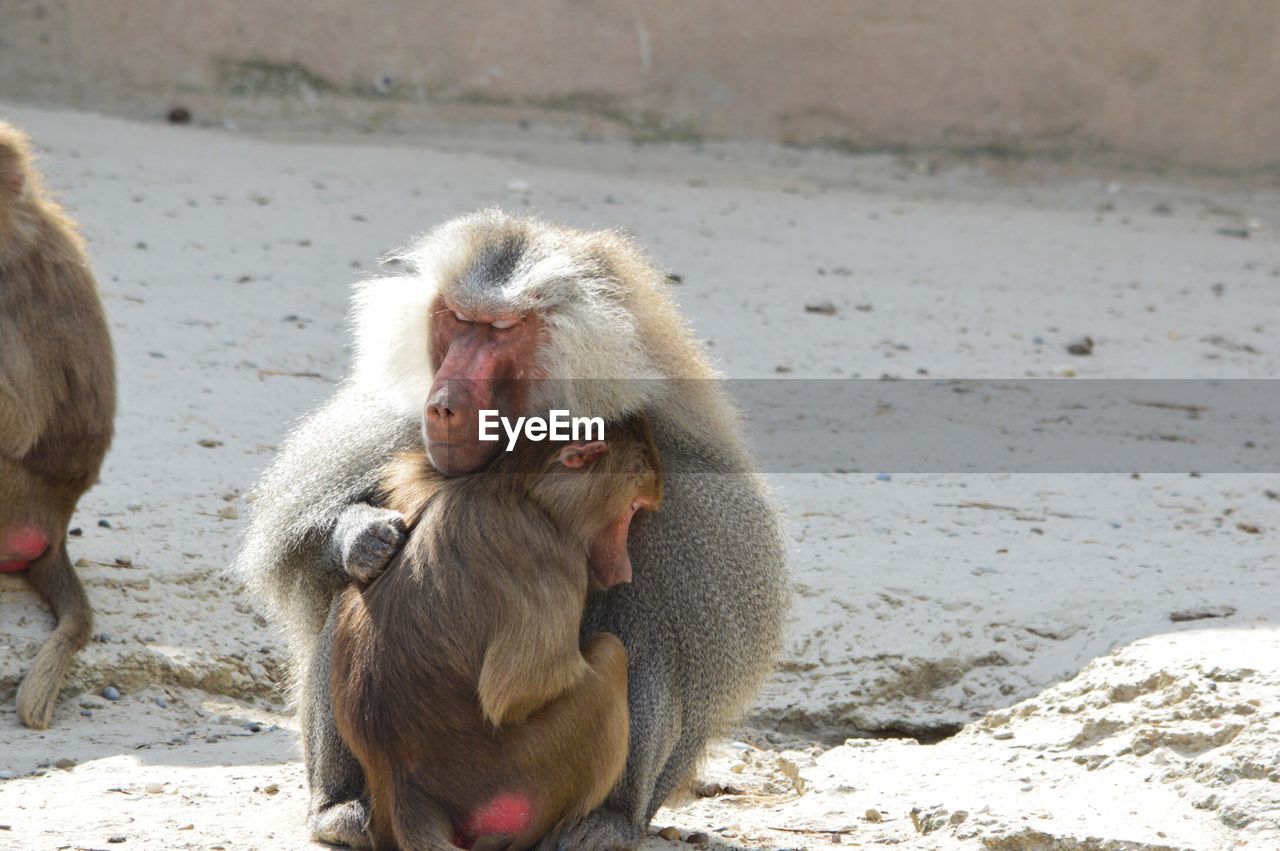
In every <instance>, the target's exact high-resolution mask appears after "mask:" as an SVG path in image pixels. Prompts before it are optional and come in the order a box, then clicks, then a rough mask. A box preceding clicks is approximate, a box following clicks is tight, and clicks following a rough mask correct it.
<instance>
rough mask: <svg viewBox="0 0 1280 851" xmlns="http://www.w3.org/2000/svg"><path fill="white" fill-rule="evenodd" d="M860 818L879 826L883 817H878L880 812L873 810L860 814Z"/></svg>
mask: <svg viewBox="0 0 1280 851" xmlns="http://www.w3.org/2000/svg"><path fill="white" fill-rule="evenodd" d="M862 817H863V818H864V819H866V820H867V821H869V822H871V823H872V824H879V823H880V822H882V821H884V816H882V815H880V811H879V810H877V809H874V808H873V809H870V810H867V811H866V812H865V813H863V814H862Z"/></svg>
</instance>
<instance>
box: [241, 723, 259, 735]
mask: <svg viewBox="0 0 1280 851" xmlns="http://www.w3.org/2000/svg"><path fill="white" fill-rule="evenodd" d="M244 728H245V729H246V730H248V731H249V732H250V733H261V732H262V725H261V724H259V723H258V722H257V721H250V722H249V723H248V724H245V725H244Z"/></svg>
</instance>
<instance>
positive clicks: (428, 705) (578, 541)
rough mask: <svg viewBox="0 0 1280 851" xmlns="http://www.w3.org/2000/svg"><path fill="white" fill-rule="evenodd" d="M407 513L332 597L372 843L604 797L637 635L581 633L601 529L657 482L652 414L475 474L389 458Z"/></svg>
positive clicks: (341, 715) (400, 844)
mask: <svg viewBox="0 0 1280 851" xmlns="http://www.w3.org/2000/svg"><path fill="white" fill-rule="evenodd" d="M384 488H385V492H386V497H387V504H388V505H389V506H390V507H392V508H393V509H394V510H396V511H398V512H400V513H401V515H403V516H404V517H405V518H406V520H407V522H408V523H409V525H410V527H411V531H410V532H409V539H408V541H407V543H406V544H405V547H404V549H403V550H402V552H401V555H400V557H399V558H398V560H397V561H396V562H395V563H393V564H392V565H391V567H390V568H389V569H388V570H387V572H386V573H385V574H383V575H382V576H381V577H380V578H378V579H375V580H374V581H373V583H372V584H370V585H365V586H362V587H356V586H351V587H349V588H348V589H347V590H346V591H345V592H344V593H343V594H342V595H341V596H340V597H339V599H338V602H337V617H336V621H335V626H334V634H333V666H332V673H331V682H332V688H333V709H334V717H335V719H336V721H337V725H338V729H339V731H340V732H341V734H342V737H343V739H344V740H345V741H346V742H347V744H348V746H350V748H351V750H352V751H353V752H354V753H355V755H356V757H357V758H358V759H359V760H360V764H361V766H362V767H363V768H364V775H365V780H366V783H367V784H368V792H369V797H370V803H371V819H370V822H371V824H370V833H371V834H372V837H371V838H372V840H373V844H374V847H375V848H378V849H393V848H405V849H431V851H436V850H437V849H440V851H443V849H449V848H451V847H453V846H452V844H451V842H458V843H462V844H463V845H464V847H473V846H475V845H476V844H480V845H481V846H483V847H508V848H510V849H511V851H518V849H524V848H529V847H531V846H532V845H533V844H534V843H535V842H537V841H538V840H540V839H541V838H542V837H543V836H544V835H545V834H547V833H548V832H549V831H550V830H552V829H553V828H554V827H556V826H557V825H558V824H561V823H563V822H565V821H566V820H569V819H576V818H580V817H581V816H584V815H586V814H587V813H588V812H590V811H591V810H593V809H594V808H595V807H597V806H598V805H599V804H600V803H601V802H602V801H603V800H604V799H605V796H606V795H607V794H608V793H609V790H610V789H612V788H613V786H614V784H615V783H616V782H617V780H618V778H619V777H620V776H621V774H622V770H623V767H624V765H625V763H626V756H627V740H628V736H627V732H628V713H627V653H626V650H625V649H624V648H623V646H622V642H620V641H619V640H618V639H617V637H616V636H613V635H610V634H608V633H599V634H597V635H594V636H592V637H591V638H590V639H589V640H588V641H587V646H586V650H585V659H584V653H583V651H581V650H580V649H579V626H580V622H581V620H582V610H583V606H584V605H585V603H586V596H587V589H588V586H589V585H591V584H594V585H596V586H603V585H605V584H608V583H610V582H613V581H615V580H625V579H628V578H629V577H627V576H625V575H624V576H618V577H602V576H600V575H595V576H592V575H591V568H590V567H589V564H588V555H589V552H590V550H591V547H592V543H593V541H595V539H596V538H597V537H598V536H599V534H600V532H601V531H602V530H604V529H605V528H606V527H608V526H610V525H612V524H614V523H617V522H618V521H619V520H620V519H622V518H626V519H627V520H628V521H629V520H630V519H631V517H632V515H634V514H635V512H636V511H637V510H638V509H639V508H641V507H648V508H653V507H656V506H657V505H658V502H659V500H660V499H661V491H660V488H661V482H660V474H659V469H658V457H657V454H656V450H655V449H654V447H653V443H652V439H651V438H650V437H649V433H648V429H647V427H646V426H644V424H643V421H636V422H635V423H634V424H629V425H628V426H620V427H618V428H615V429H611V430H610V434H609V439H608V442H607V443H606V442H604V441H596V442H591V443H569V444H564V443H560V444H555V443H553V444H546V443H537V442H530V441H524V442H522V443H521V444H518V445H517V446H516V447H515V448H514V449H513V450H512V451H510V452H507V453H504V454H503V455H502V456H501V457H499V458H498V459H497V460H495V461H494V463H493V464H492V465H491V466H490V468H489V470H487V471H486V472H485V473H482V474H478V475H475V476H472V477H469V478H460V479H459V478H455V479H448V478H445V477H444V476H442V475H441V474H440V473H439V472H437V471H436V470H435V468H434V467H432V465H431V462H430V461H429V460H428V459H427V457H426V454H425V453H424V452H421V451H418V452H416V453H410V454H406V455H404V456H402V457H401V458H400V459H398V460H397V461H395V462H393V464H392V465H391V466H390V467H389V468H388V471H387V475H386V478H385V483H384Z"/></svg>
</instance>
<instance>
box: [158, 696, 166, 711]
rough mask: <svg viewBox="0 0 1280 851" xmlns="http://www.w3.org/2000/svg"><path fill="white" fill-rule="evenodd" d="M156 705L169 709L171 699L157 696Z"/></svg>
mask: <svg viewBox="0 0 1280 851" xmlns="http://www.w3.org/2000/svg"><path fill="white" fill-rule="evenodd" d="M156 706H159V707H160V708H161V709H168V708H169V701H167V700H165V699H164V698H163V697H157V698H156Z"/></svg>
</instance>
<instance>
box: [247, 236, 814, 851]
mask: <svg viewBox="0 0 1280 851" xmlns="http://www.w3.org/2000/svg"><path fill="white" fill-rule="evenodd" d="M404 258H405V260H406V267H407V268H408V269H409V270H410V271H409V272H408V273H407V274H406V275H404V276H403V277H396V278H383V279H377V280H372V281H366V282H364V283H363V284H361V286H360V289H359V291H358V293H357V296H356V304H355V314H356V315H355V319H356V350H357V357H356V363H355V368H354V370H353V372H352V374H351V376H350V377H349V379H348V380H347V381H345V382H344V383H343V384H342V386H341V387H340V388H339V389H338V390H337V392H335V394H334V395H333V396H332V397H331V398H330V399H329V400H328V401H327V402H326V403H325V404H324V405H323V406H322V407H321V408H319V409H318V410H316V411H315V412H313V413H312V414H311V415H310V416H308V417H307V418H306V419H305V420H303V421H302V422H301V423H300V424H299V425H298V427H297V428H296V429H294V431H293V433H292V434H291V435H290V436H289V438H288V440H287V441H285V443H284V444H283V445H282V446H281V448H280V454H279V455H278V456H277V457H276V459H275V460H274V461H273V462H272V465H271V468H270V469H269V470H268V471H267V472H266V473H265V474H264V475H263V477H262V480H261V481H260V482H259V483H258V485H257V487H256V488H255V491H254V503H253V514H252V522H251V524H250V527H249V531H248V535H247V536H246V538H245V543H244V547H243V549H242V550H241V552H240V556H239V558H238V559H237V571H238V573H239V574H240V576H241V577H243V579H244V580H245V581H246V583H247V585H248V586H249V591H250V593H251V594H253V595H254V596H255V597H256V600H257V602H258V604H259V605H264V606H266V607H268V608H269V609H270V610H271V612H272V614H273V615H275V616H276V617H277V619H278V620H279V622H280V623H281V625H282V626H284V628H285V629H286V632H287V637H288V640H289V645H290V649H291V650H292V652H293V657H294V658H293V663H294V665H295V670H296V671H297V674H298V676H297V683H298V693H297V697H298V713H299V715H298V717H299V725H300V727H301V730H302V740H303V755H304V757H305V760H306V765H307V782H308V784H309V785H310V788H311V809H310V813H309V819H308V823H309V825H308V826H309V828H310V830H311V835H312V836H313V837H314V838H316V839H319V840H323V841H326V842H333V843H337V844H348V845H354V846H357V847H364V846H366V845H367V844H368V839H367V837H366V836H365V831H364V825H365V823H366V822H367V820H368V813H367V811H366V808H365V805H364V802H363V801H362V799H361V793H362V790H363V789H364V787H365V783H364V779H363V777H362V773H361V768H360V764H359V762H357V761H356V760H355V759H354V758H353V757H352V755H351V753H350V751H349V749H348V748H347V747H346V745H345V744H344V743H343V741H342V738H341V737H340V736H339V735H338V734H337V731H336V729H335V727H334V721H333V712H332V709H331V707H330V705H329V704H330V690H329V661H330V654H329V636H330V633H331V630H329V629H327V628H326V623H327V621H328V619H329V618H330V615H331V611H332V605H331V604H332V602H333V599H334V597H335V596H336V595H337V594H339V593H341V592H342V590H343V589H344V588H345V587H346V586H347V585H349V584H350V583H351V582H352V581H355V580H368V579H370V578H372V577H374V576H377V575H378V574H379V573H381V572H382V570H384V569H385V568H386V566H387V564H388V563H389V561H390V560H391V558H393V557H394V555H395V553H396V551H397V550H398V549H399V547H400V546H401V544H402V543H403V542H404V538H405V526H404V520H403V518H402V517H401V516H400V515H399V513H398V512H396V511H393V510H391V509H388V508H387V507H385V506H384V505H381V504H380V502H381V497H380V495H379V491H378V481H379V471H380V470H381V469H382V467H383V466H384V465H385V464H386V463H387V462H388V461H389V460H390V458H391V457H392V456H393V455H395V454H396V453H397V452H403V451H406V450H415V449H416V450H419V451H420V450H422V449H423V448H424V446H425V448H426V450H427V452H428V453H429V455H430V457H431V460H432V462H433V464H434V466H435V467H436V468H437V469H438V470H440V471H441V472H443V473H445V474H447V475H453V476H464V475H468V474H471V473H473V472H475V471H477V470H481V471H482V470H484V469H486V467H487V465H488V464H490V463H492V461H493V459H494V457H495V455H497V454H500V453H501V444H500V443H486V442H483V441H481V440H479V435H478V434H477V426H478V417H479V411H481V410H497V411H499V412H500V413H501V415H502V416H504V417H508V418H511V419H513V420H514V418H516V417H519V416H525V415H530V414H539V413H542V414H544V415H545V412H547V411H549V410H552V409H563V410H567V411H569V412H571V414H572V415H573V416H581V417H601V418H603V419H604V420H605V422H606V424H611V423H618V422H621V421H623V420H625V419H626V417H628V416H629V415H632V414H636V413H642V414H644V415H645V417H646V419H647V420H648V422H649V424H650V426H651V427H652V430H653V439H654V443H655V444H656V445H657V447H658V451H659V452H660V453H661V456H662V467H663V510H662V511H661V512H659V513H657V514H654V515H652V516H651V517H647V518H645V522H644V523H640V524H636V526H635V528H631V529H628V524H626V523H623V522H620V523H618V524H615V525H614V526H612V527H610V528H609V529H607V530H606V531H605V532H603V533H602V534H601V535H600V537H599V538H598V539H597V540H596V542H595V545H594V546H593V549H592V562H593V565H595V566H596V567H597V568H599V569H601V570H602V571H604V572H608V571H609V570H610V564H611V563H614V564H616V561H617V556H618V554H619V553H626V552H628V551H629V553H630V559H631V561H632V562H633V563H634V566H635V576H634V579H633V581H632V582H630V583H623V584H619V585H617V586H615V587H613V588H611V589H610V590H609V591H607V592H602V593H596V594H592V595H590V597H589V599H588V601H587V607H586V613H585V615H584V617H583V625H582V633H583V635H584V636H586V635H590V634H592V633H596V632H609V633H612V634H614V635H616V636H618V637H619V638H620V639H621V640H622V643H623V644H624V645H625V646H626V648H627V688H628V694H629V702H630V708H631V744H630V750H629V753H628V757H627V768H626V771H625V772H624V774H623V776H622V780H621V781H620V782H619V783H618V785H617V786H616V787H615V788H614V789H613V791H612V792H610V793H609V797H608V799H607V800H606V801H605V802H604V803H603V804H602V805H601V806H600V807H598V808H597V809H596V810H595V811H594V812H592V813H590V814H588V815H587V816H585V817H584V818H582V819H581V820H580V821H578V822H576V823H574V824H570V825H567V826H566V827H565V828H564V830H563V831H561V832H560V834H559V837H558V841H560V842H562V843H563V846H564V847H566V848H572V849H574V851H627V849H632V848H635V847H636V846H637V845H638V844H639V842H640V841H641V840H642V839H643V838H644V835H645V828H646V827H647V825H648V824H649V820H650V819H651V818H652V817H653V814H654V812H655V811H656V810H657V809H658V807H660V806H661V805H662V803H663V801H665V800H666V799H667V797H668V796H669V795H670V794H671V793H672V792H673V791H674V790H676V789H677V788H678V787H679V786H680V784H681V783H682V782H683V781H685V780H686V779H688V777H689V773H690V772H691V771H692V770H693V767H694V765H695V764H696V762H697V760H698V758H699V757H700V756H701V755H702V753H703V750H704V747H705V745H706V742H707V740H708V738H709V737H711V736H713V735H716V734H718V733H719V732H720V731H722V730H723V729H724V728H725V726H726V725H727V724H728V723H730V722H731V721H732V720H734V719H735V718H736V716H737V714H738V713H739V712H740V711H741V710H742V707H743V706H744V705H745V703H746V701H747V700H748V699H749V698H750V697H751V695H752V694H753V693H754V692H755V689H756V687H757V686H758V685H759V683H760V681H761V679H762V678H763V677H764V675H765V674H766V673H768V672H769V671H770V670H771V669H772V666H773V660H774V657H775V654H776V653H777V650H778V647H779V645H780V643H781V638H782V632H783V625H784V622H785V613H786V608H787V600H788V591H789V589H788V582H787V571H786V560H785V554H786V546H785V541H784V536H783V535H782V528H781V522H780V515H779V512H778V510H777V508H776V506H775V505H774V504H773V501H772V499H771V498H770V496H769V493H768V489H767V487H766V486H765V483H764V481H763V479H762V478H761V477H760V476H759V475H758V474H757V472H756V471H755V465H754V462H753V461H752V458H751V455H750V453H749V451H748V449H747V446H746V441H745V439H744V436H743V433H742V427H741V423H740V417H739V415H738V412H737V410H736V408H735V407H734V405H733V403H732V401H731V400H730V399H729V396H728V394H727V393H726V392H725V389H724V387H723V385H722V383H721V382H720V381H718V380H717V379H718V374H717V372H716V371H715V369H714V367H713V366H712V365H711V362H710V360H709V359H708V357H707V355H706V352H705V349H704V347H703V346H702V344H701V343H700V342H699V341H698V340H697V338H695V337H694V335H693V333H692V331H691V330H690V329H689V327H688V324H687V323H686V321H685V319H684V318H683V317H682V316H681V315H680V310H679V308H678V307H677V305H676V304H675V302H674V299H673V293H672V288H671V287H670V286H669V284H668V283H667V280H666V277H665V276H664V275H663V274H662V273H661V271H659V270H658V269H656V268H655V267H654V265H653V264H652V263H651V262H650V261H649V260H648V258H646V257H645V256H644V254H643V253H642V252H641V251H640V250H639V249H638V248H637V247H636V246H634V245H633V244H631V242H629V241H628V240H627V239H625V238H623V237H622V236H620V235H618V234H616V233H612V232H590V231H580V230H574V229H571V228H566V227H560V226H557V225H553V224H549V223H547V222H544V221H540V220H538V219H533V218H522V217H515V216H508V215H505V214H503V213H501V212H497V211H485V212H481V213H476V214H474V215H469V216H463V217H461V218H458V219H454V220H452V221H450V222H447V223H445V224H443V225H442V226H440V227H439V228H437V229H436V230H434V231H433V232H432V233H430V234H429V235H427V236H426V237H425V238H424V239H423V240H422V241H421V242H420V243H418V244H417V245H415V246H414V247H413V248H412V249H411V250H410V251H408V252H406V253H405V255H404ZM526 379H528V380H526ZM536 379H556V380H554V381H547V382H539V381H536ZM560 379H565V380H560ZM551 846H552V847H555V842H552V843H551Z"/></svg>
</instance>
